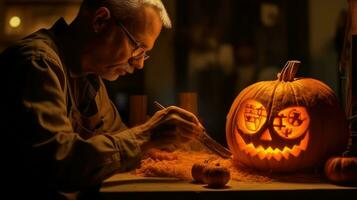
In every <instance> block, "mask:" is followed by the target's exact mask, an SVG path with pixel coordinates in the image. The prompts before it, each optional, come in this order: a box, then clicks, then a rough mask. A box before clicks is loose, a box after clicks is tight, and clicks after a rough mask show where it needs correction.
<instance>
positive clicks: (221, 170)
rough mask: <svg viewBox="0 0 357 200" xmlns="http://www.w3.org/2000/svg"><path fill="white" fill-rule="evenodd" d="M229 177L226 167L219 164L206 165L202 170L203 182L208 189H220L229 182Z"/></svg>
mask: <svg viewBox="0 0 357 200" xmlns="http://www.w3.org/2000/svg"><path fill="white" fill-rule="evenodd" d="M230 178H231V175H230V171H229V169H228V168H227V167H224V166H221V165H220V163H219V162H217V163H215V164H209V165H207V166H206V167H205V168H204V170H203V182H204V183H206V184H207V185H208V187H210V188H222V187H224V186H225V185H226V184H227V183H228V181H229V180H230Z"/></svg>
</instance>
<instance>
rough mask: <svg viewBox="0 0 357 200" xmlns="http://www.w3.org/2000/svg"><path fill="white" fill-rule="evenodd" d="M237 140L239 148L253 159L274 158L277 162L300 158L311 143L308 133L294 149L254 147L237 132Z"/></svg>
mask: <svg viewBox="0 0 357 200" xmlns="http://www.w3.org/2000/svg"><path fill="white" fill-rule="evenodd" d="M235 136H236V140H237V142H238V145H239V148H240V150H241V151H243V152H245V153H246V154H248V155H249V156H251V157H255V156H258V157H259V159H260V160H264V159H268V160H270V159H271V158H274V159H275V160H276V161H280V160H281V159H282V158H285V159H286V160H287V159H289V157H290V155H293V156H294V157H298V156H299V155H300V153H301V152H302V151H305V150H306V148H307V145H308V143H309V133H308V132H307V133H306V135H305V137H304V138H303V139H302V140H301V141H300V143H299V144H298V145H294V146H293V147H292V148H289V147H284V148H283V149H279V148H274V149H273V148H272V147H268V148H264V147H263V146H261V145H258V146H257V147H256V145H254V144H253V143H248V144H247V143H246V142H245V141H244V140H243V138H242V136H240V134H239V133H238V131H237V130H235Z"/></svg>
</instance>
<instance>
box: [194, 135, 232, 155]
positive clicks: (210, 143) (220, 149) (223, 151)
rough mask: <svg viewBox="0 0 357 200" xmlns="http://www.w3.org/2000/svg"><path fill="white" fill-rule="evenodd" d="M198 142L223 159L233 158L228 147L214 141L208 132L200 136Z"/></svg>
mask: <svg viewBox="0 0 357 200" xmlns="http://www.w3.org/2000/svg"><path fill="white" fill-rule="evenodd" d="M197 140H198V141H200V142H201V143H202V144H204V145H205V146H206V147H207V148H208V149H210V150H211V151H213V152H214V153H216V154H217V155H219V156H221V157H222V158H231V156H232V153H231V152H230V151H229V150H228V149H227V148H226V147H224V146H222V145H221V144H220V143H218V142H216V141H215V140H214V139H212V138H211V137H210V136H209V135H208V134H207V132H206V131H203V132H202V134H199V135H198V137H197Z"/></svg>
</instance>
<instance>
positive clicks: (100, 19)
mask: <svg viewBox="0 0 357 200" xmlns="http://www.w3.org/2000/svg"><path fill="white" fill-rule="evenodd" d="M110 16H111V13H110V11H109V9H108V8H106V7H100V8H98V9H97V10H96V11H95V14H94V17H93V20H92V25H93V30H94V32H95V33H98V32H101V31H102V30H104V29H105V28H106V26H108V22H109V19H110Z"/></svg>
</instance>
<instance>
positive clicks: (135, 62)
mask: <svg viewBox="0 0 357 200" xmlns="http://www.w3.org/2000/svg"><path fill="white" fill-rule="evenodd" d="M144 62H145V61H144V57H143V58H140V59H137V60H132V61H131V62H130V65H132V66H134V67H135V68H136V69H142V68H144Z"/></svg>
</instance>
